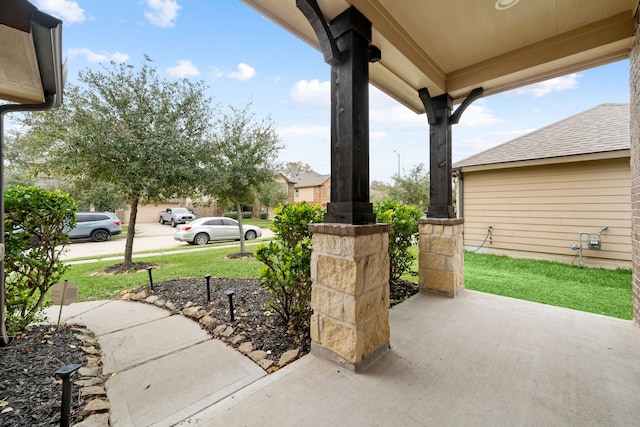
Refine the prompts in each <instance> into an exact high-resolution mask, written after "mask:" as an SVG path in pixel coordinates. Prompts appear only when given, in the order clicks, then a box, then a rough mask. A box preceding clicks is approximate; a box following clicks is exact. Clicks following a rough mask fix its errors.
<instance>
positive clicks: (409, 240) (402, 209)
mask: <svg viewBox="0 0 640 427" xmlns="http://www.w3.org/2000/svg"><path fill="white" fill-rule="evenodd" d="M373 212H374V213H375V214H376V221H377V222H379V223H387V224H392V226H393V227H392V228H391V231H390V232H389V280H390V281H395V280H398V279H399V278H400V277H401V276H402V275H403V274H404V272H405V271H407V270H408V269H409V268H410V267H411V264H412V263H413V260H414V259H415V255H413V254H412V253H411V252H409V248H410V247H411V245H412V244H413V243H414V242H415V240H416V238H417V237H418V222H417V220H418V218H420V217H422V215H423V213H422V211H421V210H420V209H419V208H417V207H416V206H411V205H404V204H402V203H399V202H393V201H383V202H378V203H376V204H375V205H374V206H373Z"/></svg>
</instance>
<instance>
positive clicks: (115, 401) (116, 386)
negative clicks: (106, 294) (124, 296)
mask: <svg viewBox="0 0 640 427" xmlns="http://www.w3.org/2000/svg"><path fill="white" fill-rule="evenodd" d="M59 308H60V307H59V306H58V307H50V308H49V309H48V310H47V315H48V317H49V320H50V321H56V322H57V319H58V312H59ZM62 317H63V319H64V321H65V322H67V323H74V324H82V325H86V326H87V328H89V329H90V330H91V331H93V332H94V333H95V335H96V337H97V338H98V342H99V343H100V347H101V349H102V364H103V366H102V370H103V375H104V376H105V378H108V380H107V382H106V387H107V395H108V398H109V403H110V405H111V415H110V420H111V425H112V426H140V427H142V426H145V427H146V426H172V425H175V424H176V423H178V422H180V421H182V420H184V419H185V418H187V417H190V416H192V415H194V414H196V413H198V412H199V411H201V410H203V409H205V408H207V407H209V406H211V405H213V404H214V403H216V402H218V401H220V400H221V399H223V398H225V397H227V396H229V395H230V394H232V393H234V392H236V391H238V390H240V389H242V388H244V387H246V386H247V385H249V384H251V383H252V382H254V381H256V380H258V379H259V378H261V377H264V376H265V375H266V372H265V371H263V370H262V369H261V368H260V367H258V366H257V365H256V364H255V363H253V362H252V361H251V360H250V359H248V358H246V357H244V356H243V355H241V354H240V353H238V352H237V351H235V350H233V349H232V348H230V347H227V346H226V345H225V344H224V343H222V342H221V341H218V340H213V339H211V337H210V336H209V334H208V333H206V332H205V331H204V330H202V329H201V328H200V326H199V325H198V323H196V322H194V321H192V320H191V319H188V318H186V317H183V316H180V315H177V316H171V315H170V312H169V311H167V310H164V309H161V308H158V307H155V306H152V305H149V304H143V303H136V302H129V301H96V302H88V303H77V304H72V305H70V306H68V307H63V310H62Z"/></svg>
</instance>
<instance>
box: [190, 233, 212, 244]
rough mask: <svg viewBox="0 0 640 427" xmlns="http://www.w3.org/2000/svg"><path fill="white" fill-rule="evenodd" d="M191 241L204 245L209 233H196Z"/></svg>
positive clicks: (207, 240) (207, 241)
mask: <svg viewBox="0 0 640 427" xmlns="http://www.w3.org/2000/svg"><path fill="white" fill-rule="evenodd" d="M193 243H195V244H196V245H206V244H207V243H209V235H208V234H207V233H198V234H196V237H194V238H193Z"/></svg>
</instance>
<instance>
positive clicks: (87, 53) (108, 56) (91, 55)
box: [67, 48, 129, 63]
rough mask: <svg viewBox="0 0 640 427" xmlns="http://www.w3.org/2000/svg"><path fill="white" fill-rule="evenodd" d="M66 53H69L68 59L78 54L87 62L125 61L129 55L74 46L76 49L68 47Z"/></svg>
mask: <svg viewBox="0 0 640 427" xmlns="http://www.w3.org/2000/svg"><path fill="white" fill-rule="evenodd" d="M67 55H69V58H70V59H74V58H76V57H78V56H84V57H85V59H86V60H87V61H88V62H110V61H113V62H118V63H120V62H127V61H128V60H129V55H127V54H126V53H120V52H113V53H112V52H105V51H102V52H100V53H98V52H94V51H92V50H91V49H88V48H76V49H68V50H67Z"/></svg>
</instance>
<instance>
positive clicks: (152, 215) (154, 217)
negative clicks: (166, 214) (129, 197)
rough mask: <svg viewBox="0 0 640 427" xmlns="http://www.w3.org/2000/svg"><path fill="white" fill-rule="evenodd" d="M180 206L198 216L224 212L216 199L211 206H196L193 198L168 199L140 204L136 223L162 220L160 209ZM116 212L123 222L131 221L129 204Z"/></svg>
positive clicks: (216, 214)
mask: <svg viewBox="0 0 640 427" xmlns="http://www.w3.org/2000/svg"><path fill="white" fill-rule="evenodd" d="M178 207H180V208H187V209H189V210H191V211H192V212H193V213H194V214H195V215H196V218H199V217H202V216H218V215H221V213H222V209H220V208H219V207H218V204H217V200H216V199H214V200H213V201H212V202H211V206H207V207H197V208H194V206H193V202H192V200H191V199H170V200H167V202H166V203H158V204H156V203H150V204H148V205H142V204H140V205H138V212H137V214H136V223H148V222H158V221H159V220H160V211H163V210H165V209H167V208H178ZM116 213H117V214H118V218H120V219H121V220H122V222H123V223H125V224H126V223H128V222H129V215H130V214H131V209H130V207H129V206H128V205H127V206H126V207H125V209H122V210H119V211H118V212H116Z"/></svg>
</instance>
